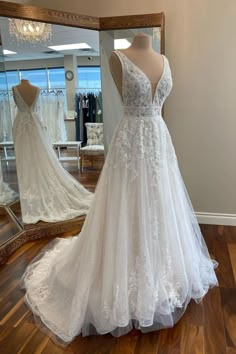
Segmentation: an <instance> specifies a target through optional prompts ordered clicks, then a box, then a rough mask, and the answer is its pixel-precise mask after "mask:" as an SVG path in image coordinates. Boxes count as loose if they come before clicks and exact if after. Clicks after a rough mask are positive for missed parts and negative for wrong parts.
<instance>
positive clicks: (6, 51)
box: [3, 49, 17, 55]
mask: <svg viewBox="0 0 236 354" xmlns="http://www.w3.org/2000/svg"><path fill="white" fill-rule="evenodd" d="M3 54H4V55H8V54H17V53H16V52H12V51H11V50H8V49H3Z"/></svg>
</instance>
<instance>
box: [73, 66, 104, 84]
mask: <svg viewBox="0 0 236 354" xmlns="http://www.w3.org/2000/svg"><path fill="white" fill-rule="evenodd" d="M78 87H79V88H84V89H94V88H98V89H100V88H101V69H100V67H99V66H80V67H78Z"/></svg>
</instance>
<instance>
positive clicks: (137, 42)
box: [130, 33, 152, 50]
mask: <svg viewBox="0 0 236 354" xmlns="http://www.w3.org/2000/svg"><path fill="white" fill-rule="evenodd" d="M130 47H132V48H133V49H142V50H151V49H152V37H151V36H149V35H147V34H145V33H138V34H136V35H135V37H134V39H133V42H132V44H131V46H130Z"/></svg>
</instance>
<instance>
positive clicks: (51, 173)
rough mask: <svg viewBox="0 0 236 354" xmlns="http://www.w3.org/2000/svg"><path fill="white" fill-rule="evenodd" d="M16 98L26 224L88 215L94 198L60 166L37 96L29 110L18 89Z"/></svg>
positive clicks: (16, 134)
mask: <svg viewBox="0 0 236 354" xmlns="http://www.w3.org/2000/svg"><path fill="white" fill-rule="evenodd" d="M14 94H15V100H16V103H17V108H18V113H17V115H16V118H15V120H14V124H13V135H14V143H15V152H16V164H17V176H18V183H19V190H20V199H21V211H22V217H23V221H24V223H27V224H29V223H31V224H33V223H36V222H38V221H39V220H42V221H47V222H56V221H62V220H68V219H72V218H75V217H76V216H80V215H84V214H87V212H88V210H89V207H90V204H91V201H92V198H93V194H92V193H90V192H89V191H87V190H86V189H85V188H84V187H83V186H82V185H81V184H80V183H79V182H78V181H77V180H76V179H74V178H73V177H72V176H71V175H70V174H69V173H68V172H67V171H66V170H65V169H64V168H63V167H62V166H61V163H60V162H59V160H58V158H57V156H56V154H55V152H54V150H53V148H52V145H51V142H50V141H49V138H48V135H47V132H46V130H45V128H44V127H43V126H42V124H41V121H40V119H39V117H38V115H37V113H36V109H35V104H36V101H37V99H38V96H37V97H36V99H35V102H34V103H33V104H32V105H31V107H28V106H27V104H26V103H25V102H24V100H23V98H22V97H21V96H20V93H19V92H18V90H17V88H16V87H15V88H14ZM38 94H39V91H38Z"/></svg>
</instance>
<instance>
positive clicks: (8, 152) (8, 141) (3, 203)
mask: <svg viewBox="0 0 236 354" xmlns="http://www.w3.org/2000/svg"><path fill="white" fill-rule="evenodd" d="M0 38H1V37H0ZM18 199H19V195H18V183H17V173H16V163H15V157H14V144H13V140H12V122H11V113H10V102H9V96H8V89H7V81H6V72H5V63H4V55H3V47H2V43H1V45H0V245H3V244H5V243H7V242H9V241H10V240H11V239H12V238H13V237H15V236H16V235H17V234H18V233H19V232H20V231H21V227H20V225H19V224H18V223H17V221H16V219H15V218H14V217H13V216H12V214H11V212H10V207H11V205H14V204H15V202H16V201H17V200H18Z"/></svg>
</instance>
